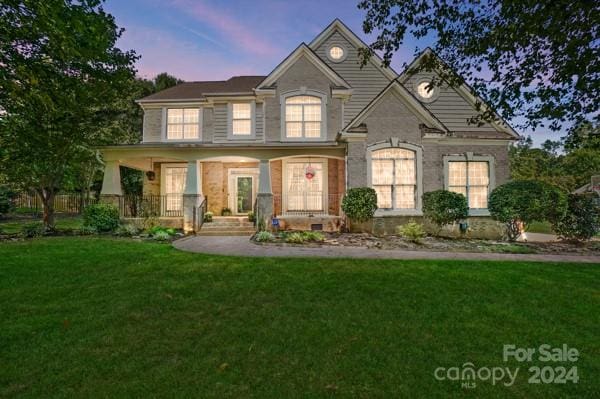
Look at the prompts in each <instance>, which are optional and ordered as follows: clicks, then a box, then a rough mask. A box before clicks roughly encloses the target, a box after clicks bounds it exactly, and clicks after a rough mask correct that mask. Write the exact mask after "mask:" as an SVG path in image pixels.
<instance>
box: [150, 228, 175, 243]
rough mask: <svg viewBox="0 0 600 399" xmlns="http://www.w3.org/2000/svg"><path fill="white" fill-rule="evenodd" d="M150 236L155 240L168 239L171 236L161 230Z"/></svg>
mask: <svg viewBox="0 0 600 399" xmlns="http://www.w3.org/2000/svg"><path fill="white" fill-rule="evenodd" d="M152 238H153V239H155V240H156V241H168V240H169V239H170V238H171V235H170V234H169V233H167V232H166V231H163V230H161V231H157V232H156V233H154V234H152Z"/></svg>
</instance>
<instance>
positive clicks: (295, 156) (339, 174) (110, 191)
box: [101, 145, 345, 232]
mask: <svg viewBox="0 0 600 399" xmlns="http://www.w3.org/2000/svg"><path fill="white" fill-rule="evenodd" d="M124 147H125V148H124ZM140 147H145V146H143V145H141V146H119V147H110V148H107V149H103V155H104V159H105V161H106V167H105V175H104V181H103V187H102V192H101V195H102V199H103V200H104V201H109V202H113V203H114V204H116V205H118V206H119V210H120V213H121V217H123V218H125V219H127V218H145V217H148V216H152V217H157V218H159V222H160V223H161V224H164V225H168V226H172V227H178V228H183V229H184V231H186V232H193V231H198V230H200V229H201V226H202V223H203V219H204V217H203V216H204V214H205V213H206V212H211V213H212V214H213V215H214V216H227V215H232V216H236V215H237V216H246V215H248V213H250V212H252V213H254V214H255V215H256V218H257V219H258V220H262V221H263V223H264V225H265V227H266V228H268V229H270V228H281V229H297V230H309V229H322V230H328V231H333V230H337V229H339V227H340V224H341V210H340V205H341V198H342V196H343V194H344V192H345V162H344V155H343V154H344V152H343V149H342V148H339V147H337V146H328V147H327V148H323V147H314V148H310V149H303V150H301V149H297V148H276V149H273V148H272V147H267V148H261V149H245V150H242V149H236V148H230V149H223V148H220V149H217V148H202V147H196V148H194V147H192V148H189V147H186V146H182V147H179V148H175V149H174V148H171V147H169V148H146V149H145V151H141V149H140ZM121 167H128V168H134V169H137V170H141V171H142V172H144V175H143V176H144V177H143V193H142V195H141V196H139V195H138V196H127V195H123V191H122V189H121V183H120V180H121V178H120V168H121Z"/></svg>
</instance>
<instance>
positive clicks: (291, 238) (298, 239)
mask: <svg viewBox="0 0 600 399" xmlns="http://www.w3.org/2000/svg"><path fill="white" fill-rule="evenodd" d="M304 241H305V239H304V235H303V234H302V233H300V232H293V233H290V234H287V235H286V236H285V242H289V243H292V244H304Z"/></svg>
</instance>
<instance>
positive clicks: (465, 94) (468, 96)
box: [398, 47, 520, 138]
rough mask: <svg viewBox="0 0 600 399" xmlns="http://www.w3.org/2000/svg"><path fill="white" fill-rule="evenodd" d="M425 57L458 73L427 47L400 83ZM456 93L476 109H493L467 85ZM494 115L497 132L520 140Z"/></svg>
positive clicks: (401, 75)
mask: <svg viewBox="0 0 600 399" xmlns="http://www.w3.org/2000/svg"><path fill="white" fill-rule="evenodd" d="M425 57H434V58H435V59H436V61H438V62H439V63H440V64H441V65H442V66H443V67H444V68H447V69H448V70H450V71H452V72H453V73H455V74H456V71H454V69H453V68H452V67H450V65H448V64H446V63H445V62H444V60H442V59H441V58H440V57H439V56H438V55H437V54H436V53H435V52H434V51H433V50H432V49H431V48H429V47H427V48H426V49H425V50H423V51H422V52H421V54H419V55H418V56H417V57H416V58H415V59H414V60H413V61H412V62H411V63H410V64H409V65H408V66H407V67H406V68H405V69H404V71H402V73H401V74H400V76H398V80H399V81H400V83H402V84H404V83H406V81H407V80H408V79H409V78H410V77H411V70H413V69H414V68H416V67H417V66H418V65H419V64H420V63H421V62H422V61H423V59H424V58H425ZM454 89H456V92H457V93H458V94H459V95H460V96H461V97H462V98H464V99H465V101H467V102H468V103H469V104H471V106H473V107H475V104H476V103H480V104H481V105H482V107H484V108H487V109H491V107H490V106H489V105H488V104H487V103H486V102H485V101H484V100H483V99H482V98H481V97H479V96H478V95H476V94H474V93H475V90H473V88H472V87H471V86H469V85H468V84H467V83H463V84H461V85H460V86H457V87H454ZM494 115H495V116H496V118H497V119H498V121H499V122H497V121H492V122H489V123H490V125H492V126H493V127H494V128H495V129H496V130H497V131H499V132H502V133H505V134H508V135H509V136H511V137H513V138H519V137H520V136H519V134H518V133H517V132H516V131H515V130H514V129H513V128H512V127H511V126H510V125H509V124H508V122H506V121H505V120H504V119H503V118H502V117H501V116H500V115H498V114H497V113H496V112H495V111H494Z"/></svg>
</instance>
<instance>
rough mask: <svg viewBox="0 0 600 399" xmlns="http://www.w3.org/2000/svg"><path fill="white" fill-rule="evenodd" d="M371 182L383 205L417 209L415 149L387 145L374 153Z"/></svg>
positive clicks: (383, 206)
mask: <svg viewBox="0 0 600 399" xmlns="http://www.w3.org/2000/svg"><path fill="white" fill-rule="evenodd" d="M371 185H372V187H373V189H374V190H375V191H376V192H377V207H378V208H380V209H415V208H416V203H417V199H416V196H417V163H416V153H415V151H411V150H407V149H402V148H384V149H381V150H375V151H373V152H372V153H371Z"/></svg>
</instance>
